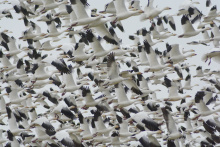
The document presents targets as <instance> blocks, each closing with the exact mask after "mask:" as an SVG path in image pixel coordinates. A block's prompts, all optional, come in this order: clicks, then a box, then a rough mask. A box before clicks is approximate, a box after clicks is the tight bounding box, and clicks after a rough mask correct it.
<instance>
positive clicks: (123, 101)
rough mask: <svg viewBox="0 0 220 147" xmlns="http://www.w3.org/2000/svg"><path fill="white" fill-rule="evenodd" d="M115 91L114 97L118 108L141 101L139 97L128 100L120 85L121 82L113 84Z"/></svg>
mask: <svg viewBox="0 0 220 147" xmlns="http://www.w3.org/2000/svg"><path fill="white" fill-rule="evenodd" d="M115 93H116V97H117V98H118V104H117V107H119V108H121V107H127V106H130V105H132V104H134V103H135V102H140V101H141V99H135V100H129V99H128V97H127V95H126V93H125V91H124V88H123V87H122V83H118V84H116V85H115Z"/></svg>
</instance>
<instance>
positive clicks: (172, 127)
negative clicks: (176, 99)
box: [161, 107, 182, 140]
mask: <svg viewBox="0 0 220 147" xmlns="http://www.w3.org/2000/svg"><path fill="white" fill-rule="evenodd" d="M161 109H162V112H163V117H164V119H165V121H166V126H167V130H168V132H169V134H168V137H167V139H168V140H174V139H178V138H180V137H181V136H182V134H181V133H180V132H179V131H178V130H177V126H176V124H175V121H174V119H173V117H172V116H171V114H170V112H169V111H168V110H167V109H166V108H165V107H163V108H161Z"/></svg>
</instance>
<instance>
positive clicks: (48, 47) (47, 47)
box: [39, 40, 62, 51]
mask: <svg viewBox="0 0 220 147" xmlns="http://www.w3.org/2000/svg"><path fill="white" fill-rule="evenodd" d="M60 47H62V45H57V46H52V45H51V44H50V40H48V41H45V42H44V43H43V44H42V46H41V48H39V50H45V51H50V50H53V49H55V48H60Z"/></svg>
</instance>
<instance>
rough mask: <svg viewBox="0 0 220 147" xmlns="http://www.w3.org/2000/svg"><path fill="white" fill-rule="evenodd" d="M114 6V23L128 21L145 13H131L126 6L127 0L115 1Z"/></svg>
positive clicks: (137, 11) (138, 11) (140, 11)
mask: <svg viewBox="0 0 220 147" xmlns="http://www.w3.org/2000/svg"><path fill="white" fill-rule="evenodd" d="M113 2H114V5H115V9H116V16H115V17H116V18H115V20H114V21H113V23H116V22H117V21H120V20H124V19H127V18H129V17H131V16H135V15H140V14H141V13H144V11H142V10H134V11H130V10H128V9H127V8H126V6H125V0H114V1H113Z"/></svg>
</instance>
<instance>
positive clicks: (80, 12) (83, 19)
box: [70, 0, 103, 26]
mask: <svg viewBox="0 0 220 147" xmlns="http://www.w3.org/2000/svg"><path fill="white" fill-rule="evenodd" d="M71 3H72V6H73V10H74V12H75V15H76V17H77V20H75V21H73V22H71V25H70V26H81V25H88V24H89V23H92V22H93V21H97V20H98V19H101V18H103V16H102V15H99V16H97V17H90V16H89V15H88V14H87V12H86V10H85V8H87V6H88V3H86V4H83V3H82V2H81V1H79V0H77V1H71Z"/></svg>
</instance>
